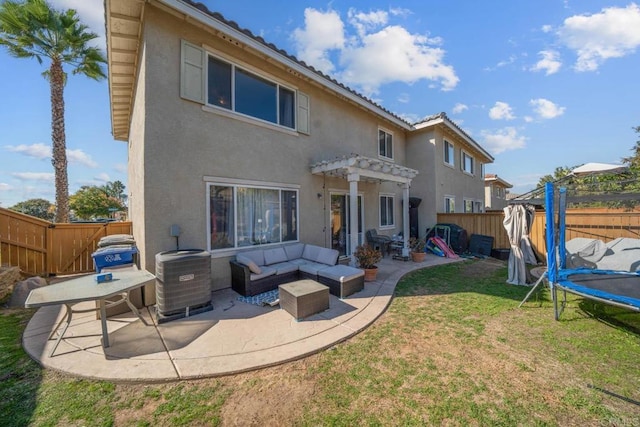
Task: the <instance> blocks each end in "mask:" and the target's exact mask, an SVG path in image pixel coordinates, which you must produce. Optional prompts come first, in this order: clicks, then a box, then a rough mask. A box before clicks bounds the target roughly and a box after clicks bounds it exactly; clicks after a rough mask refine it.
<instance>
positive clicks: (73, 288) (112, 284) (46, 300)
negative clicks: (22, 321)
mask: <svg viewBox="0 0 640 427" xmlns="http://www.w3.org/2000/svg"><path fill="white" fill-rule="evenodd" d="M112 274H113V280H111V281H108V282H103V283H98V282H96V279H95V275H93V274H92V275H90V276H83V277H78V278H76V279H70V280H67V281H64V282H60V283H56V284H54V285H49V286H44V287H42V288H38V289H34V290H32V291H31V292H30V293H29V296H28V297H27V300H26V301H25V304H24V305H25V307H26V308H38V307H44V306H47V305H58V304H64V305H65V307H66V308H67V313H66V316H65V317H63V318H62V319H61V320H60V322H58V324H57V325H56V327H55V328H54V329H53V331H51V334H50V335H49V339H51V338H52V337H53V335H54V334H55V333H56V331H57V330H58V329H59V328H60V326H61V325H62V323H63V322H64V323H65V325H64V328H63V330H62V332H61V333H59V335H58V339H57V341H56V343H55V345H54V347H53V349H52V350H51V353H50V354H49V357H53V353H54V352H55V351H56V349H57V348H58V344H60V341H61V340H62V337H63V336H64V334H65V332H66V331H67V328H68V327H69V324H70V323H71V318H72V316H73V313H85V312H89V311H96V310H98V309H99V310H100V322H101V323H102V346H103V347H105V348H106V347H109V335H108V333H107V315H106V307H107V303H106V302H105V300H106V299H107V298H111V297H114V296H118V295H120V296H121V297H122V299H120V300H117V301H115V302H110V303H109V306H112V305H116V304H120V303H122V302H126V303H127V305H128V306H129V308H131V311H133V312H134V313H135V315H136V316H138V318H139V319H140V320H142V322H143V323H144V324H145V325H147V322H146V321H145V320H144V318H143V317H142V316H141V315H140V312H138V309H137V308H136V307H135V306H134V305H133V304H131V302H130V301H129V292H130V291H133V290H134V289H137V288H140V287H142V286H144V285H146V284H148V283H150V282H152V281H154V280H155V276H154V275H153V274H151V273H149V272H148V271H145V270H137V269H129V270H121V271H115V272H113V273H112ZM85 301H98V306H99V308H95V309H84V310H73V309H72V306H73V305H75V304H78V303H81V302H85ZM147 326H148V325H147Z"/></svg>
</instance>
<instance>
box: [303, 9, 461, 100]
mask: <svg viewBox="0 0 640 427" xmlns="http://www.w3.org/2000/svg"><path fill="white" fill-rule="evenodd" d="M402 13H405V14H406V12H402ZM392 15H393V16H394V17H395V16H401V15H400V12H398V11H395V12H394V13H392ZM388 21H389V13H388V12H386V11H380V10H378V11H371V12H368V13H362V12H359V11H357V10H355V9H350V10H349V13H348V23H349V24H350V27H351V28H353V29H352V30H351V32H350V33H348V34H347V32H346V28H345V24H344V22H343V21H342V19H341V18H340V16H339V15H338V14H337V13H336V12H335V11H329V12H326V13H324V12H320V11H318V10H315V9H312V8H307V9H306V10H305V27H304V28H303V29H300V28H298V29H296V30H294V32H293V39H294V41H295V43H296V49H297V56H298V57H299V58H300V59H302V60H304V61H305V62H307V63H308V64H309V65H312V66H314V67H316V68H318V69H320V70H322V71H324V72H325V73H334V74H335V75H336V76H338V78H340V80H342V81H343V82H345V83H346V84H349V85H353V86H358V87H359V88H360V89H361V90H362V91H363V92H364V93H365V95H367V96H373V95H375V94H377V93H378V90H379V87H380V86H381V85H383V84H386V83H390V82H405V83H408V84H412V83H415V82H417V81H419V80H429V81H431V82H435V83H438V85H439V86H440V87H441V89H442V90H445V91H446V90H451V89H453V88H454V87H455V86H456V85H457V84H458V81H459V79H458V77H457V76H456V73H455V70H454V69H453V67H452V66H450V65H447V64H445V63H444V62H443V58H444V54H445V51H444V50H443V49H441V48H439V47H438V46H439V45H440V44H441V43H442V40H441V39H439V38H437V37H434V38H431V37H428V36H425V35H420V34H411V33H409V32H408V31H407V30H406V29H405V28H404V27H401V26H399V25H390V24H389V23H388ZM332 52H334V53H335V55H336V57H337V58H338V59H336V60H335V62H332V58H331V53H332ZM337 66H339V67H340V69H336V67H337Z"/></svg>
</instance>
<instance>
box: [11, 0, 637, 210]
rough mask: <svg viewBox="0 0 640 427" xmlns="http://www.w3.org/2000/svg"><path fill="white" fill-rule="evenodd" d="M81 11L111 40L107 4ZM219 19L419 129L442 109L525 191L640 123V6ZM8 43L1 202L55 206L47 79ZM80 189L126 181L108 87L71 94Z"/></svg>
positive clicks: (258, 10)
mask: <svg viewBox="0 0 640 427" xmlns="http://www.w3.org/2000/svg"><path fill="white" fill-rule="evenodd" d="M50 2H51V3H52V4H53V5H54V6H55V7H58V8H75V9H76V10H77V11H78V13H79V14H80V16H81V18H82V19H83V21H84V22H85V23H86V24H87V25H89V26H90V27H91V28H92V30H93V31H95V32H97V33H99V34H100V35H101V38H100V39H98V40H97V43H99V44H104V37H103V33H104V12H103V1H102V0H53V1H50ZM203 3H204V4H206V5H207V7H208V8H209V9H210V10H212V11H217V12H220V13H222V14H223V15H224V16H225V17H226V18H227V19H229V20H233V21H235V22H237V23H238V24H239V25H240V26H241V27H243V28H246V29H249V30H251V31H252V32H253V33H254V34H255V35H259V36H262V37H264V38H265V40H267V41H268V42H271V43H274V44H275V45H276V46H277V47H279V48H281V49H284V50H286V51H287V52H289V53H291V54H293V55H295V56H297V57H298V58H299V59H301V60H304V61H305V62H307V63H308V64H311V65H313V66H314V67H316V68H318V69H320V70H322V71H324V72H325V73H327V74H329V75H331V76H332V77H334V78H336V79H337V80H339V81H341V82H343V83H345V84H347V85H348V86H350V87H351V88H353V89H355V90H357V91H358V92H360V93H362V94H363V95H365V96H367V97H369V98H371V99H373V100H375V101H376V102H378V103H380V104H381V105H382V106H384V107H385V108H387V109H389V110H391V111H392V112H394V113H396V114H398V115H399V116H401V117H404V118H405V119H407V120H408V121H410V122H415V121H419V120H420V119H422V118H424V117H426V116H429V115H432V114H435V113H439V112H441V111H444V112H445V113H447V115H448V116H449V117H450V118H451V119H453V120H454V121H455V122H456V123H458V124H459V125H460V126H461V127H462V128H463V129H465V131H466V132H467V133H469V134H470V135H471V136H472V137H473V138H474V139H475V140H476V141H477V142H478V143H479V144H481V145H482V146H483V147H484V148H485V149H487V150H488V151H489V152H490V153H492V155H493V156H494V158H495V162H494V163H493V164H491V165H487V167H486V172H487V173H496V174H498V176H500V177H501V178H503V179H505V180H507V181H508V182H510V183H512V184H513V185H514V188H513V189H512V191H513V192H514V193H520V192H524V191H527V190H529V189H531V188H533V187H534V186H535V184H536V183H537V182H538V179H539V178H540V177H541V176H543V175H546V174H551V173H553V171H554V169H555V168H556V167H558V166H569V167H571V166H579V165H581V164H584V163H587V162H605V163H619V162H620V159H621V158H622V157H625V156H628V155H630V154H631V148H633V146H634V145H635V142H636V140H637V139H638V135H637V134H636V133H635V132H634V131H633V129H632V127H633V126H640V102H639V100H640V82H639V78H638V75H639V71H640V53H639V52H638V50H639V48H640V5H639V4H638V3H634V2H630V1H616V0H611V1H592V0H580V1H578V0H564V1H563V0H542V1H536V2H534V1H513V0H504V1H481V2H480V1H478V2H470V1H460V0H454V1H449V2H441V1H432V0H415V1H413V0H411V1H410V0H397V1H392V2H389V1H388V0H387V1H384V2H382V1H377V0H376V1H368V2H366V3H365V2H355V1H351V2H347V1H340V0H334V1H329V2H327V1H315V0H306V1H299V2H288V3H287V4H286V7H283V3H282V1H276V0H261V1H242V0H236V1H233V2H231V1H214V0H206V1H203ZM43 70H44V66H40V65H39V64H38V63H37V62H36V61H35V60H24V59H22V60H18V59H15V58H12V57H10V56H9V55H8V54H7V53H6V51H5V50H3V49H2V48H0V93H1V94H2V102H0V206H2V207H8V206H12V205H14V204H15V203H17V202H19V201H23V200H26V199H30V198H36V197H42V198H45V199H48V200H51V201H53V200H54V184H53V168H52V166H51V162H50V148H49V147H50V145H51V142H50V141H51V138H50V133H51V125H50V105H49V87H48V83H47V82H46V81H45V80H44V79H43V78H42V76H41V72H42V71H43ZM65 102H66V131H67V148H68V150H69V152H68V153H69V161H70V163H69V183H70V191H71V193H73V192H75V191H76V190H77V189H78V188H79V187H80V186H81V185H102V184H104V183H106V182H107V181H115V180H120V181H122V182H124V183H125V184H126V183H127V176H126V162H127V150H126V148H127V146H126V143H124V142H119V141H115V140H114V139H113V137H112V135H111V127H110V116H109V98H108V91H107V83H106V81H103V82H95V81H93V80H90V79H87V78H84V77H79V76H72V77H70V79H69V81H68V83H67V87H66V91H65Z"/></svg>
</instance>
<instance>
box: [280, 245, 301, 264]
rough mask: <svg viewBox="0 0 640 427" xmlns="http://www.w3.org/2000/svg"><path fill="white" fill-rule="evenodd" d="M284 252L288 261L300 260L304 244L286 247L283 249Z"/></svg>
mask: <svg viewBox="0 0 640 427" xmlns="http://www.w3.org/2000/svg"><path fill="white" fill-rule="evenodd" d="M284 251H285V252H286V253H287V259H288V260H289V261H291V260H294V259H298V258H302V252H303V251H304V243H296V244H293V245H287V246H285V247H284Z"/></svg>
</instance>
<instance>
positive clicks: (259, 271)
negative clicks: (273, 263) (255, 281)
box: [236, 255, 262, 274]
mask: <svg viewBox="0 0 640 427" xmlns="http://www.w3.org/2000/svg"><path fill="white" fill-rule="evenodd" d="M236 261H238V262H239V263H240V264H242V265H246V266H247V267H249V271H251V272H252V273H255V274H262V269H261V268H260V267H259V266H258V264H256V263H255V262H253V261H252V260H251V259H249V258H247V257H246V256H244V255H236Z"/></svg>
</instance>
